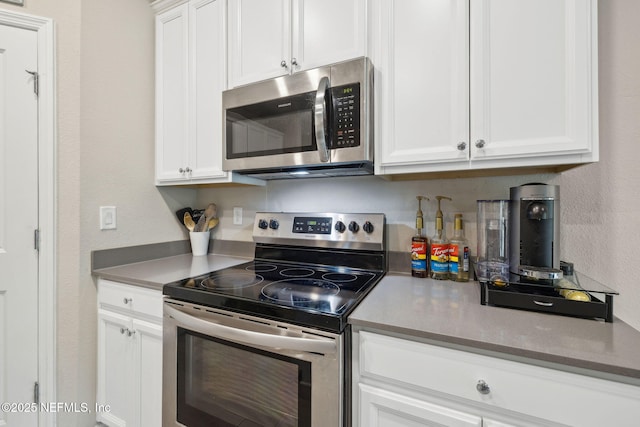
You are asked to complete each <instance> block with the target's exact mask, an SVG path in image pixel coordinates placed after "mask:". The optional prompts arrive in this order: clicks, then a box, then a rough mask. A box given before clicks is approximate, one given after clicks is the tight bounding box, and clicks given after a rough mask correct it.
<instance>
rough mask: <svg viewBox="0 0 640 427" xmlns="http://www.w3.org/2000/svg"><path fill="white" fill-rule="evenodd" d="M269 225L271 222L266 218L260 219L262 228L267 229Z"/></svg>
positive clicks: (259, 225)
mask: <svg viewBox="0 0 640 427" xmlns="http://www.w3.org/2000/svg"><path fill="white" fill-rule="evenodd" d="M267 227H269V223H268V222H267V221H266V220H264V219H260V220H258V228H261V229H262V230H266V229H267Z"/></svg>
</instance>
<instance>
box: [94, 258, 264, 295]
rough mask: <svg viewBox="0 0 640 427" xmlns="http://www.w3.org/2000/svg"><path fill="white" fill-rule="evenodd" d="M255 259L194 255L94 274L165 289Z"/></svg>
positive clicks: (161, 259) (109, 278) (100, 269)
mask: <svg viewBox="0 0 640 427" xmlns="http://www.w3.org/2000/svg"><path fill="white" fill-rule="evenodd" d="M251 259H253V258H244V257H237V256H227V255H218V254H208V255H206V256H193V255H191V254H190V253H188V254H182V255H175V256H171V257H166V258H159V259H154V260H150V261H142V262H136V263H132V264H124V265H119V266H114V267H108V268H99V269H95V270H93V275H95V276H98V277H100V278H103V279H108V280H114V281H117V282H122V283H128V284H131V285H138V286H144V287H146V288H151V289H159V290H161V289H162V286H163V285H165V284H167V283H171V282H175V281H176V280H181V279H186V278H188V277H194V276H199V275H201V274H205V273H209V272H211V271H215V270H221V269H223V268H227V267H231V266H233V265H237V264H241V263H243V262H247V261H251Z"/></svg>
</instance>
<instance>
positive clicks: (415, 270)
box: [411, 196, 429, 277]
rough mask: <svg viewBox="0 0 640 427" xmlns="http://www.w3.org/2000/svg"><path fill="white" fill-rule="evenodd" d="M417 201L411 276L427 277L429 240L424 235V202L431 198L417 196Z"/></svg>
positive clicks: (412, 241)
mask: <svg viewBox="0 0 640 427" xmlns="http://www.w3.org/2000/svg"><path fill="white" fill-rule="evenodd" d="M416 199H418V212H416V235H415V236H413V238H412V239H411V275H412V276H414V277H427V276H428V273H429V264H428V263H427V250H428V248H429V239H427V237H426V236H424V235H423V234H422V229H423V228H424V219H423V215H422V201H423V200H429V198H427V197H425V196H416Z"/></svg>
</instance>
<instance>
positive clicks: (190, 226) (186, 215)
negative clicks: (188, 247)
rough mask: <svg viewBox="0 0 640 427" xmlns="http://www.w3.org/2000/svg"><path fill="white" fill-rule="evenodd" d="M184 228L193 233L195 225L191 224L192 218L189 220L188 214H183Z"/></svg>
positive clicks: (189, 215)
mask: <svg viewBox="0 0 640 427" xmlns="http://www.w3.org/2000/svg"><path fill="white" fill-rule="evenodd" d="M184 226H185V227H187V229H188V230H189V231H193V230H195V228H196V223H195V222H193V218H191V214H190V213H189V212H185V213H184Z"/></svg>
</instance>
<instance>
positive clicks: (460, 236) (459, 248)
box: [449, 213, 469, 282]
mask: <svg viewBox="0 0 640 427" xmlns="http://www.w3.org/2000/svg"><path fill="white" fill-rule="evenodd" d="M454 218H455V219H454V226H453V237H452V238H451V241H450V242H449V279H451V280H455V281H456V282H468V281H469V242H468V241H467V239H465V237H464V228H463V227H462V214H460V213H458V214H456V215H455V217H454Z"/></svg>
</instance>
